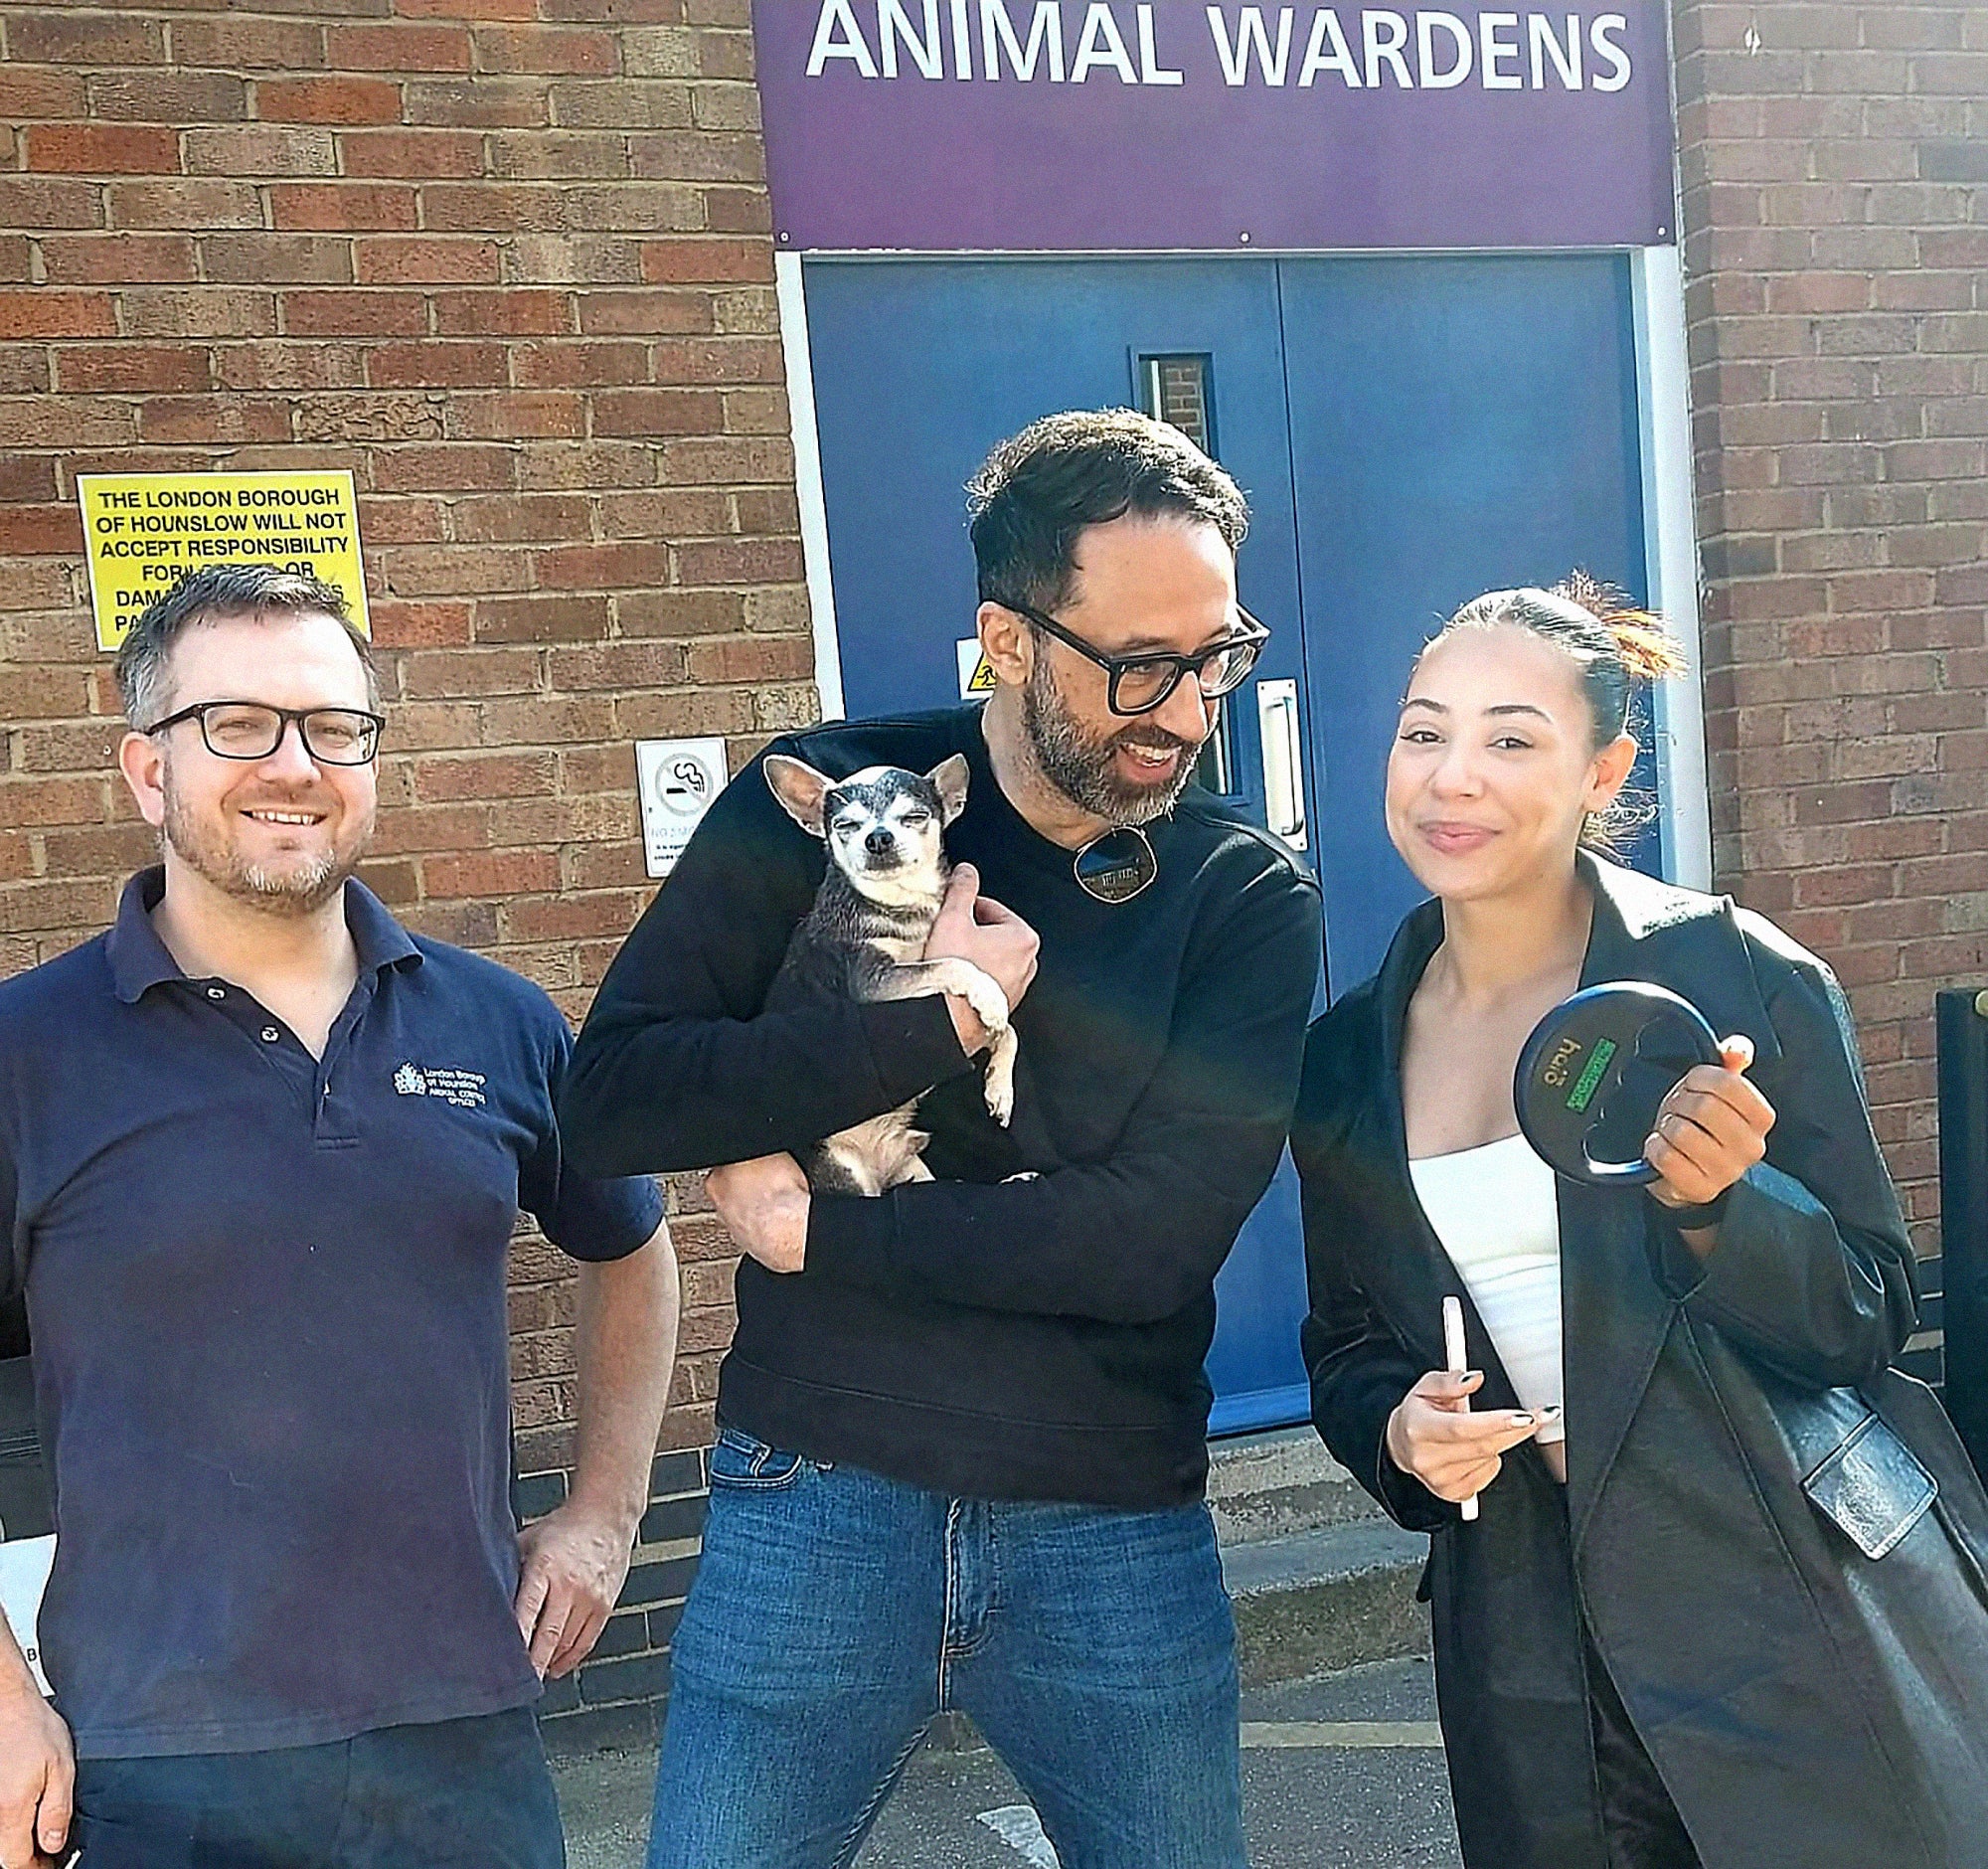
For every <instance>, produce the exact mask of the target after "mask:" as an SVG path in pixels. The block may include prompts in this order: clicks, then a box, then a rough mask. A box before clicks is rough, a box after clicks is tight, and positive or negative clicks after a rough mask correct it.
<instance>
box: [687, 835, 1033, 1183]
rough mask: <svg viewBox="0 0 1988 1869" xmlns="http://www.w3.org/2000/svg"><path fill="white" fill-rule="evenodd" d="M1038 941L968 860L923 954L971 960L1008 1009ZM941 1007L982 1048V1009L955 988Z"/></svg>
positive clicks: (969, 1044)
mask: <svg viewBox="0 0 1988 1869" xmlns="http://www.w3.org/2000/svg"><path fill="white" fill-rule="evenodd" d="M1041 945H1042V940H1041V937H1040V936H1039V935H1037V934H1036V931H1035V930H1034V929H1032V928H1031V927H1030V926H1029V925H1028V924H1027V923H1026V922H1024V921H1023V920H1022V918H1021V917H1020V916H1018V915H1017V914H1016V913H1015V912H1014V910H1012V909H1005V908H1003V907H1002V906H1001V904H1000V903H998V902H996V901H995V900H994V899H993V897H991V896H983V895H981V893H980V872H979V871H978V870H976V869H975V868H974V867H973V865H972V864H970V863H962V864H960V865H958V866H957V867H956V868H955V869H954V870H953V873H952V880H951V881H950V882H949V883H948V884H947V885H946V891H945V901H944V903H943V904H941V905H940V908H939V912H938V920H937V921H936V922H934V923H933V924H932V932H931V935H930V936H929V937H928V938H927V939H926V941H925V953H924V957H925V958H926V959H927V960H951V959H959V960H967V961H971V962H972V963H973V965H974V966H976V967H978V968H979V969H980V971H981V972H982V973H984V974H986V975H987V976H988V978H989V979H991V980H992V981H993V982H994V984H995V985H996V986H998V987H999V988H1000V989H1001V991H1002V992H1003V993H1005V994H1006V995H1007V997H1008V1010H1009V1011H1010V1012H1012V1011H1014V1009H1015V1008H1016V1007H1017V1006H1018V1005H1020V1004H1021V1002H1022V995H1023V994H1024V993H1026V992H1027V991H1028V990H1029V982H1030V981H1031V980H1033V979H1034V978H1035V977H1036V950H1037V949H1038V948H1039V947H1040V946H1041ZM945 1009H946V1011H947V1012H949V1013H950V1014H951V1015H952V1029H953V1030H954V1031H955V1032H957V1033H958V1034H959V1044H960V1049H961V1050H963V1051H964V1052H965V1053H966V1055H967V1056H968V1057H969V1058H971V1057H972V1056H973V1055H974V1053H976V1052H978V1051H982V1050H984V1049H985V1048H986V1046H987V1044H988V1032H987V1028H986V1027H985V1026H984V1025H982V1024H981V1022H980V1015H979V1014H978V1013H976V1012H975V1011H974V1010H973V1008H972V1007H971V1006H969V1005H968V1004H967V1003H966V1001H965V1000H963V999H961V998H960V997H959V996H958V995H957V994H956V993H948V994H947V995H946V996H945ZM714 1198H716V1197H714Z"/></svg>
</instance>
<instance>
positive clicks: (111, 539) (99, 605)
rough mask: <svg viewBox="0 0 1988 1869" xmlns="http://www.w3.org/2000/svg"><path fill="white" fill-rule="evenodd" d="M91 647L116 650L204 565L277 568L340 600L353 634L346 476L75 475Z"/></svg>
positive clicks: (359, 606)
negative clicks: (316, 582) (313, 581)
mask: <svg viewBox="0 0 1988 1869" xmlns="http://www.w3.org/2000/svg"><path fill="white" fill-rule="evenodd" d="M76 495H77V501H78V503H79V504H80V505H81V506H82V508H83V539H84V541H85V543H86V545H87V547H88V552H89V602H90V608H91V609H92V610H93V611H94V612H95V616H96V646H97V647H98V648H100V649H114V648H116V647H117V645H118V644H119V643H120V642H122V641H123V640H124V635H125V632H126V631H127V630H128V629H129V628H130V627H131V625H132V624H133V623H134V622H135V621H137V619H138V617H139V615H140V613H141V612H142V611H143V610H144V609H145V608H146V606H147V605H148V604H150V603H151V602H152V601H153V600H154V599H155V598H158V597H161V596H163V595H165V594H166V593H167V592H168V591H170V590H171V589H172V588H173V586H174V585H175V584H177V583H178V582H179V580H180V579H181V577H182V576H184V575H185V574H186V573H187V572H190V571H195V570H198V569H199V568H200V567H201V566H203V565H217V564H224V563H228V564H258V565H278V566H280V567H281V568H282V569H283V570H285V571H296V572H308V573H309V574H310V575H311V576H312V577H314V578H318V579H321V580H322V581H323V582H324V583H325V584H328V585H332V586H335V587H336V588H337V589H338V590H340V591H342V592H343V593H344V594H345V607H346V613H347V614H348V615H349V616H350V617H351V618H352V621H353V623H354V624H355V625H356V626H357V628H358V629H359V632H360V634H361V635H371V634H372V628H371V625H370V624H369V623H368V621H367V617H366V574H365V571H364V568H363V567H362V565H361V563H360V557H359V502H358V500H357V498H356V497H355V495H354V493H353V487H352V475H351V474H350V473H348V472H345V471H342V470H341V471H337V472H318V471H300V472H293V473H242V474H229V473H196V474H78V475H77V477H76Z"/></svg>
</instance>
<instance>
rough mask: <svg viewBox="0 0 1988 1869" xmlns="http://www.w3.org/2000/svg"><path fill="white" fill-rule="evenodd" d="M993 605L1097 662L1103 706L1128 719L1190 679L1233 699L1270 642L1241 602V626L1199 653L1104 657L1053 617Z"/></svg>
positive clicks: (1211, 693)
mask: <svg viewBox="0 0 1988 1869" xmlns="http://www.w3.org/2000/svg"><path fill="white" fill-rule="evenodd" d="M994 601H995V602H996V603H998V604H1000V605H1001V607H1002V608H1003V609H1004V610H1013V611H1014V612H1015V614H1016V615H1017V616H1026V617H1027V618H1028V619H1029V621H1030V622H1032V623H1034V624H1035V626H1036V627H1037V628H1038V629H1040V630H1042V631H1044V632H1045V633H1046V634H1048V635H1052V636H1054V637H1055V638H1056V639H1057V640H1058V641H1059V642H1061V643H1062V644H1063V645H1064V646H1065V647H1066V648H1069V649H1075V650H1076V651H1077V654H1078V655H1080V656H1082V657H1083V659H1084V660H1085V661H1086V662H1094V663H1096V665H1097V666H1098V667H1099V668H1101V669H1102V670H1103V671H1104V673H1105V676H1106V678H1107V683H1108V685H1107V686H1106V688H1105V692H1104V699H1105V705H1106V706H1108V707H1109V708H1110V710H1111V712H1112V713H1114V714H1121V715H1126V716H1134V715H1139V714H1150V713H1151V712H1152V711H1153V710H1154V709H1155V708H1156V707H1158V706H1160V705H1161V704H1162V703H1163V702H1164V701H1165V700H1166V698H1167V697H1168V696H1169V695H1170V694H1172V693H1173V691H1174V690H1175V689H1176V688H1178V687H1179V686H1180V685H1181V683H1182V681H1184V680H1185V679H1186V678H1187V677H1188V676H1189V675H1192V676H1193V677H1194V678H1195V680H1196V681H1197V682H1199V683H1200V684H1201V692H1202V696H1203V698H1204V699H1206V700H1209V701H1218V700H1220V699H1221V698H1222V697H1223V696H1224V695H1226V694H1233V693H1234V692H1235V691H1236V690H1237V689H1238V688H1240V687H1242V685H1243V682H1245V681H1246V680H1247V679H1248V678H1249V671H1250V670H1251V669H1252V668H1254V667H1255V666H1256V658H1257V657H1258V656H1259V655H1261V654H1262V653H1263V644H1264V643H1266V642H1268V641H1269V639H1270V632H1269V629H1268V628H1267V626H1266V625H1264V624H1262V623H1259V622H1258V621H1257V620H1256V619H1255V618H1254V617H1253V616H1251V615H1250V614H1249V612H1248V611H1247V610H1245V609H1244V608H1243V606H1242V604H1240V603H1239V604H1238V605H1237V606H1236V613H1237V615H1239V616H1240V617H1242V619H1243V627H1242V628H1241V629H1240V630H1236V631H1233V632H1232V633H1230V634H1229V635H1227V636H1224V637H1223V639H1222V640H1221V641H1220V642H1217V643H1212V644H1211V645H1210V646H1209V647H1208V648H1206V649H1203V650H1201V651H1200V652H1199V653H1198V654H1195V655H1174V654H1171V653H1170V652H1168V651H1166V650H1163V649H1159V650H1152V651H1149V652H1147V653H1143V654H1139V655H1106V654H1105V653H1104V652H1103V651H1102V650H1101V649H1095V648H1092V647H1091V645H1090V644H1089V643H1087V642H1085V641H1084V639H1083V638H1082V637H1081V636H1078V635H1074V634H1072V632H1071V631H1070V630H1068V629H1066V628H1065V627H1064V626H1063V624H1061V623H1060V622H1058V621H1057V619H1056V618H1055V617H1054V616H1045V615H1044V614H1043V612H1042V611H1041V610H1037V609H1031V608H1030V607H1029V605H1028V604H1026V603H1017V602H1016V601H1014V599H1013V598H1012V597H996V598H995V599H994Z"/></svg>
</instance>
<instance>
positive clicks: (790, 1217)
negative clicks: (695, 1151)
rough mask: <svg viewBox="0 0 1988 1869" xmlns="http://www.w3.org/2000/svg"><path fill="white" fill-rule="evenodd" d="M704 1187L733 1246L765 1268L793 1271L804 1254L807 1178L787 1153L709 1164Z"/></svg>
mask: <svg viewBox="0 0 1988 1869" xmlns="http://www.w3.org/2000/svg"><path fill="white" fill-rule="evenodd" d="M704 1186H705V1192H706V1193H708V1194H709V1195H710V1196H711V1204H712V1206H714V1207H715V1208H717V1209H718V1217H719V1219H720V1220H722V1221H724V1222H725V1230H726V1232H728V1233H729V1234H731V1236H732V1237H733V1239H735V1240H736V1241H738V1243H739V1250H740V1251H741V1252H742V1253H745V1254H747V1255H749V1256H750V1257H751V1258H753V1259H756V1260H757V1261H758V1262H759V1264H760V1265H762V1266H763V1267H765V1269H766V1270H767V1271H768V1272H799V1271H800V1269H801V1266H802V1264H803V1263H804V1262H805V1260H806V1259H807V1237H808V1183H807V1176H806V1175H804V1174H803V1173H802V1172H801V1165H800V1163H799V1162H797V1161H795V1160H794V1158H793V1157H792V1156H791V1155H785V1154H782V1155H761V1156H758V1157H757V1158H756V1159H755V1160H752V1161H736V1162H732V1163H729V1164H728V1165H727V1166H725V1167H723V1168H714V1169H713V1170H712V1171H711V1172H710V1173H709V1174H708V1175H706V1176H705V1178H704Z"/></svg>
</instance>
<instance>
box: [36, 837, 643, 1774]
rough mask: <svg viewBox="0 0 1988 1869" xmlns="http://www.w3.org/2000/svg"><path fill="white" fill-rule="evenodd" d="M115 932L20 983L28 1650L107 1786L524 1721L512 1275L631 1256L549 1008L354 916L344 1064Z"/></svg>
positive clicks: (136, 890)
mask: <svg viewBox="0 0 1988 1869" xmlns="http://www.w3.org/2000/svg"><path fill="white" fill-rule="evenodd" d="M163 887H164V877H163V872H162V871H159V870H152V871H149V872H147V873H145V874H143V875H140V876H138V877H135V878H134V879H133V880H132V882H131V883H130V885H129V886H128V887H127V888H126V890H125V892H124V898H123V903H122V905H121V907H120V909H119V911H118V916H117V924H116V927H115V928H114V929H112V930H111V931H110V932H109V933H108V934H107V935H102V936H100V937H99V938H98V939H96V940H93V941H89V942H87V943H85V944H84V945H83V946H81V947H78V948H75V949H74V950H72V951H71V952H69V953H67V954H65V955H63V956H62V957H61V958H60V959H58V960H52V961H50V962H48V963H47V964H46V965H44V966H40V967H37V968H35V969H33V970H32V971H31V972H28V973H24V974H21V975H18V976H17V977H15V978H13V979H11V980H8V981H5V982H4V983H0V1228H4V1233H0V1238H11V1245H12V1267H11V1274H12V1276H13V1278H14V1279H15V1280H17V1281H19V1280H25V1283H26V1289H27V1298H28V1310H29V1317H30V1321H31V1325H32V1329H33V1335H34V1347H35V1374H36V1384H37V1391H38V1394H37V1401H38V1406H39V1411H40V1416H41V1424H42V1437H43V1444H44V1446H45V1447H46V1449H47V1450H48V1454H49V1457H50V1461H51V1465H52V1468H53V1477H54V1480H55V1488H56V1497H57V1507H56V1511H57V1531H58V1541H57V1547H56V1564H55V1573H54V1575H53V1577H52V1578H51V1579H50V1583H49V1590H48V1595H47V1598H46V1599H45V1601H44V1604H43V1609H42V1621H41V1637H42V1652H43V1656H44V1661H45V1665H46V1666H47V1669H48V1673H49V1678H50V1680H51V1682H52V1683H53V1685H54V1687H55V1690H56V1704H57V1706H58V1708H59V1709H60V1711H61V1712H62V1714H63V1715H64V1717H65V1718H66V1719H67V1720H68V1721H69V1723H70V1725H71V1727H72V1729H73V1730H74V1732H75V1734H76V1741H77V1751H78V1752H79V1754H81V1755H82V1756H83V1757H85V1758H129V1757H145V1756H160V1755H171V1754H185V1753H208V1752H248V1751H261V1750H267V1749H273V1748H278V1747H289V1746H310V1745H318V1744H322V1743H325V1742H328V1741H331V1740H336V1739H343V1738H347V1737H350V1736H352V1735H354V1734H357V1733H362V1732H369V1731H373V1730H376V1729H378V1728H381V1727H387V1726H398V1725H404V1724H416V1723H421V1722H427V1721H436V1720H448V1719H457V1718H462V1717H466V1716H469V1715H474V1714H482V1713H492V1712H496V1711H499V1710H501V1709H504V1708H510V1707H517V1706H522V1705H524V1704H526V1703H527V1702H529V1701H531V1700H532V1699H534V1698H535V1696H536V1695H537V1694H538V1692H539V1683H538V1680H537V1678H536V1676H535V1675H534V1674H533V1672H532V1669H531V1666H530V1664H529V1662H528V1660H527V1657H526V1651H525V1647H524V1644H523V1642H522V1641H521V1640H520V1638H519V1634H518V1628H517V1624H516V1622H515V1620H514V1619H513V1616H512V1608H511V1605H512V1596H513V1592H514V1589H515V1586H516V1581H517V1572H518V1557H517V1540H516V1528H515V1525H514V1522H513V1520H512V1516H511V1511H510V1505H509V1499H508V1490H507V1489H508V1481H509V1464H510V1430H511V1420H510V1390H509V1380H508V1366H507V1359H508V1340H507V1331H506V1306H505V1259H506V1249H507V1246H508V1243H509V1240H510V1237H511V1231H512V1224H513V1222H514V1221H515V1219H516V1217H517V1213H518V1210H519V1208H520V1207H523V1208H525V1209H527V1210H528V1211H530V1212H531V1213H532V1214H533V1215H535V1216H536V1217H537V1219H538V1221H539V1223H540V1225H541V1226H542V1227H543V1228H544V1229H545V1231H546V1234H547V1235H548V1237H549V1238H551V1239H552V1240H553V1241H554V1242H555V1243H556V1244H557V1245H559V1246H560V1247H561V1248H563V1249H564V1250H565V1251H566V1252H567V1253H569V1254H571V1255H573V1256H574V1257H575V1258H578V1259H590V1260H609V1259H616V1258H620V1257H622V1256H623V1255H625V1254H628V1253H630V1252H632V1251H634V1249H635V1248H637V1247H638V1246H640V1245H641V1244H642V1242H643V1241H644V1240H646V1239H647V1238H648V1237H649V1236H650V1234H652V1233H653V1232H654V1231H655V1229H656V1227H657V1225H658V1223H659V1221H660V1219H661V1203H660V1201H659V1199H658V1196H657V1193H656V1189H655V1186H654V1184H653V1183H652V1182H650V1181H647V1180H645V1179H636V1180H626V1181H590V1180H587V1179H584V1178H582V1177H581V1176H580V1175H578V1174H576V1173H573V1172H571V1171H569V1170H568V1169H566V1168H565V1166H564V1165H563V1163H562V1160H561V1155H560V1142H559V1133H558V1130H557V1128H556V1126H555V1123H554V1120H553V1098H554V1094H555V1092H556V1090H557V1087H558V1082H559V1078H560V1076H561V1073H562V1072H563V1070H564V1069H565V1066H566V1062H567V1058H568V1055H569V1053H570V1051H571V1045H572V1041H571V1038H570V1036H569V1034H568V1031H567V1025H566V1021H565V1019H564V1018H562V1017H561V1015H560V1012H559V1010H558V1008H557V1007H555V1006H554V1005H553V1003H552V1002H551V1000H549V999H548V998H547V997H546V996H545V994H544V993H542V992H541V991H540V990H539V989H538V988H537V987H536V986H534V985H532V984H531V983H530V982H528V981H526V980H523V979H520V978H519V977H518V976H517V975H516V974H513V973H511V972H508V971H507V970H506V969H504V968H503V967H500V966H497V965H495V964H493V963H492V962H490V961H487V960H484V959H481V958H479V957H478V956H476V955H474V954H469V953H465V952H463V951H462V950H461V949H459V948H455V947H449V946H446V945H444V944H443V943H441V942H439V941H431V940H424V939H419V938H416V937H414V936H411V935H408V933H407V932H406V931H405V930H403V929H402V928H401V926H400V925H399V924H398V923H397V922H395V920H394V919H393V917H392V916H390V915H389V914H388V913H387V911H386V910H385V909H384V908H382V907H381V905H380V903H379V901H378V900H377V899H376V898H375V897H374V896H372V895H371V894H370V893H369V892H368V891H367V890H366V889H364V888H363V887H362V886H361V885H359V884H358V883H356V882H354V883H348V884H347V885H346V889H345V912H346V921H347V925H348V926H349V927H350V929H351V931H352V935H353V937H354V940H355V942H356V944H357V947H358V954H359V979H358V983H357V984H356V985H355V986H354V988H353V991H352V996H351V998H350V1000H349V1001H348V1002H347V1003H346V1006H345V1008H344V1010H343V1011H342V1012H341V1013H340V1014H339V1017H338V1022H337V1024H336V1025H334V1026H333V1028H332V1031H331V1037H330V1041H329V1043H328V1044H327V1045H326V1047H325V1054H324V1058H323V1061H322V1062H321V1063H320V1062H319V1061H318V1060H317V1059H314V1058H313V1057H312V1056H311V1055H310V1053H309V1052H308V1051H307V1050H305V1048H304V1046H303V1045H302V1044H301V1043H300V1042H299V1041H298V1040H297V1038H296V1037H295V1036H294V1035H293V1034H292V1033H291V1032H290V1031H289V1030H288V1029H287V1028H286V1027H285V1026H284V1025H283V1023H282V1022H281V1021H280V1020H279V1019H277V1018H275V1017H274V1016H273V1015H271V1014H270V1013H269V1012H268V1011H267V1010H265V1009H264V1008H263V1007H262V1006H260V1005H258V1004H256V1002H255V1001H254V1000H253V999H252V998H251V997H250V996H249V995H248V994H247V993H245V992H244V991H243V990H242V989H241V988H240V987H238V986H234V985H231V984H230V983H229V982H227V981H225V980H202V979H188V978H187V977H186V976H185V975H184V974H182V973H181V971H180V969H179V968H178V966H177V965H175V964H174V961H173V959H172V956H171V955H170V954H169V953H168V952H167V951H166V949H165V947H164V945H163V943H161V941H160V940H159V937H158V935H156V934H155V933H154V931H153V928H152V924H151V921H150V918H149V915H148V911H149V910H150V909H151V908H152V907H153V906H154V905H155V904H156V903H157V902H158V900H159V896H160V892H161V891H162V889H163Z"/></svg>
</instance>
